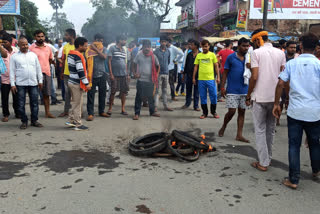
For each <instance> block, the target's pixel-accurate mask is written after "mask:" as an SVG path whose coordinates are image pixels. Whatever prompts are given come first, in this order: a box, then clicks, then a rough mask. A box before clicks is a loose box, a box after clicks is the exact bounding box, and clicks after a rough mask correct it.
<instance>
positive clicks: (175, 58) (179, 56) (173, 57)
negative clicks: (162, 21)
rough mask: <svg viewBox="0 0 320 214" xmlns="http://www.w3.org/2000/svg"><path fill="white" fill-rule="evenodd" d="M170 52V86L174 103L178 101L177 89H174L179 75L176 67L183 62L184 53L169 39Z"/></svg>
mask: <svg viewBox="0 0 320 214" xmlns="http://www.w3.org/2000/svg"><path fill="white" fill-rule="evenodd" d="M167 47H168V50H169V51H170V63H169V65H168V69H169V85H170V91H171V99H172V100H173V101H176V100H177V99H176V95H175V92H176V89H175V87H174V82H175V80H176V78H177V73H176V71H175V69H174V65H175V63H176V62H180V61H182V60H183V52H182V50H180V49H178V48H177V47H175V46H174V45H172V44H171V40H170V39H169V41H168V44H167Z"/></svg>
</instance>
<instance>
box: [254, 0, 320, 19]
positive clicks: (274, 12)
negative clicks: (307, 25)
mask: <svg viewBox="0 0 320 214" xmlns="http://www.w3.org/2000/svg"><path fill="white" fill-rule="evenodd" d="M267 1H268V19H320V0H267ZM263 5H264V0H251V1H250V19H262V16H263Z"/></svg>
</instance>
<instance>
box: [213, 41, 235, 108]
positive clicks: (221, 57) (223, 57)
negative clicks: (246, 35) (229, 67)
mask: <svg viewBox="0 0 320 214" xmlns="http://www.w3.org/2000/svg"><path fill="white" fill-rule="evenodd" d="M224 43H225V47H226V48H225V49H222V50H221V51H219V52H218V54H217V59H218V61H219V64H220V77H222V75H223V71H224V65H225V63H226V61H227V58H228V56H229V55H230V54H233V53H234V51H233V50H232V45H233V44H232V42H231V41H230V40H229V39H228V40H226V41H225V42H224ZM238 45H239V44H238ZM218 102H222V99H221V83H220V84H218Z"/></svg>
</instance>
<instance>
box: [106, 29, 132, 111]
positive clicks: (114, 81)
mask: <svg viewBox="0 0 320 214" xmlns="http://www.w3.org/2000/svg"><path fill="white" fill-rule="evenodd" d="M126 42H127V40H126V38H125V37H124V36H122V35H120V36H117V38H116V45H113V46H111V47H110V49H109V53H108V65H109V71H110V80H111V95H110V100H109V110H108V112H107V114H108V115H109V116H111V114H112V105H113V101H114V97H115V94H116V92H118V91H120V98H121V114H122V115H128V113H127V112H126V111H125V104H126V96H127V94H128V91H129V85H128V84H129V80H130V74H129V73H128V69H127V53H126V50H125V48H124V46H125V45H126Z"/></svg>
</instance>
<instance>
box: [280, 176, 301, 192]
mask: <svg viewBox="0 0 320 214" xmlns="http://www.w3.org/2000/svg"><path fill="white" fill-rule="evenodd" d="M282 184H283V185H285V186H286V187H288V188H290V189H294V190H295V189H297V188H298V185H297V184H293V183H291V181H290V180H289V178H285V179H284V180H283V181H282Z"/></svg>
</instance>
